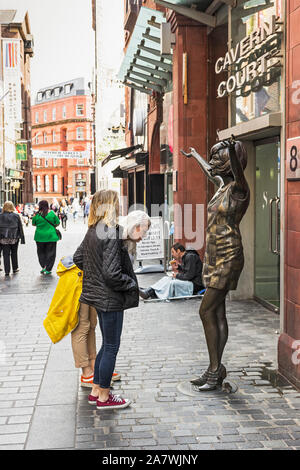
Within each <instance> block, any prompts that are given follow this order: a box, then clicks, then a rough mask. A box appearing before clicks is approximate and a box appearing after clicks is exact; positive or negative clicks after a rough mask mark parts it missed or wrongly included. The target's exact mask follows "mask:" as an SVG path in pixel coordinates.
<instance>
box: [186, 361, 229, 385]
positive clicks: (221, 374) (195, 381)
mask: <svg viewBox="0 0 300 470" xmlns="http://www.w3.org/2000/svg"><path fill="white" fill-rule="evenodd" d="M219 371H220V372H219V377H218V382H217V385H220V386H221V385H222V383H223V380H224V379H225V378H226V376H227V372H226V369H225V367H224V366H223V364H220V367H219ZM209 372H210V370H209V368H208V369H207V370H206V371H205V372H204V373H203V374H202V375H201V376H200V377H199V378H198V379H193V380H191V381H190V382H191V384H192V385H195V386H196V387H201V386H202V385H204V384H206V382H207V379H208V376H209Z"/></svg>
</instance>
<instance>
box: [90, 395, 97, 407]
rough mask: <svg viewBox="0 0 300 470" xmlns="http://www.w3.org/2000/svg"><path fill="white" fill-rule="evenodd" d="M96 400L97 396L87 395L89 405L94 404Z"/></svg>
mask: <svg viewBox="0 0 300 470" xmlns="http://www.w3.org/2000/svg"><path fill="white" fill-rule="evenodd" d="M97 401H98V397H94V396H93V395H89V396H88V402H89V404H90V405H96V403H97Z"/></svg>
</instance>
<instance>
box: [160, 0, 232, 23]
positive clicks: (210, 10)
mask: <svg viewBox="0 0 300 470" xmlns="http://www.w3.org/2000/svg"><path fill="white" fill-rule="evenodd" d="M154 2H155V3H157V5H161V6H163V7H165V8H169V9H170V10H174V11H176V12H177V13H179V14H181V15H183V16H186V17H188V18H191V19H193V20H195V21H198V22H199V23H202V24H205V25H206V26H209V27H211V28H215V27H216V24H217V19H216V17H215V16H213V14H214V13H215V12H216V11H217V10H218V9H219V8H220V6H221V5H222V4H223V3H225V4H226V5H229V6H232V7H235V6H236V3H237V0H213V1H212V3H211V4H210V5H209V6H208V7H207V8H206V10H205V11H199V10H196V9H195V8H190V7H188V6H185V5H178V4H175V3H170V2H167V1H165V0H154Z"/></svg>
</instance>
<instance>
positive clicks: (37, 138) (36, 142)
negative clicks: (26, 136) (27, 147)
mask: <svg viewBox="0 0 300 470" xmlns="http://www.w3.org/2000/svg"><path fill="white" fill-rule="evenodd" d="M33 138H34V139H35V145H37V144H38V143H39V134H36V135H35V136H34V137H33Z"/></svg>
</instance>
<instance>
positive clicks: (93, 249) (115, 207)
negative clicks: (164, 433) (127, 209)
mask: <svg viewBox="0 0 300 470" xmlns="http://www.w3.org/2000/svg"><path fill="white" fill-rule="evenodd" d="M118 217H119V198H118V194H117V192H115V191H110V190H109V191H99V192H97V193H96V194H95V195H94V197H93V200H92V203H91V207H90V214H89V219H88V226H89V228H88V231H87V234H86V236H85V238H84V240H83V242H82V243H81V245H80V247H79V248H78V249H77V251H76V253H75V254H74V257H73V259H74V262H75V264H76V265H77V266H78V267H79V269H82V270H83V289H82V295H81V297H80V302H82V303H84V304H87V305H90V306H92V307H95V309H96V310H97V314H98V318H99V324H100V329H101V333H102V347H101V349H100V351H99V352H98V354H97V357H96V361H95V368H94V384H93V388H92V391H91V394H90V395H89V403H90V404H96V406H97V409H99V410H104V409H106V410H111V409H119V408H126V407H127V406H128V405H129V404H130V400H128V399H123V398H121V397H120V396H116V395H113V394H112V393H111V392H110V384H111V380H112V376H113V372H114V368H115V364H116V358H117V354H118V351H119V347H120V341H121V333H122V327H123V317H124V310H125V309H126V310H127V309H129V308H133V307H137V306H138V303H139V295H138V283H137V279H136V276H135V274H134V271H133V267H132V263H131V261H130V258H129V255H128V251H127V249H126V247H125V246H124V242H123V240H122V228H121V227H119V225H118Z"/></svg>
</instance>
